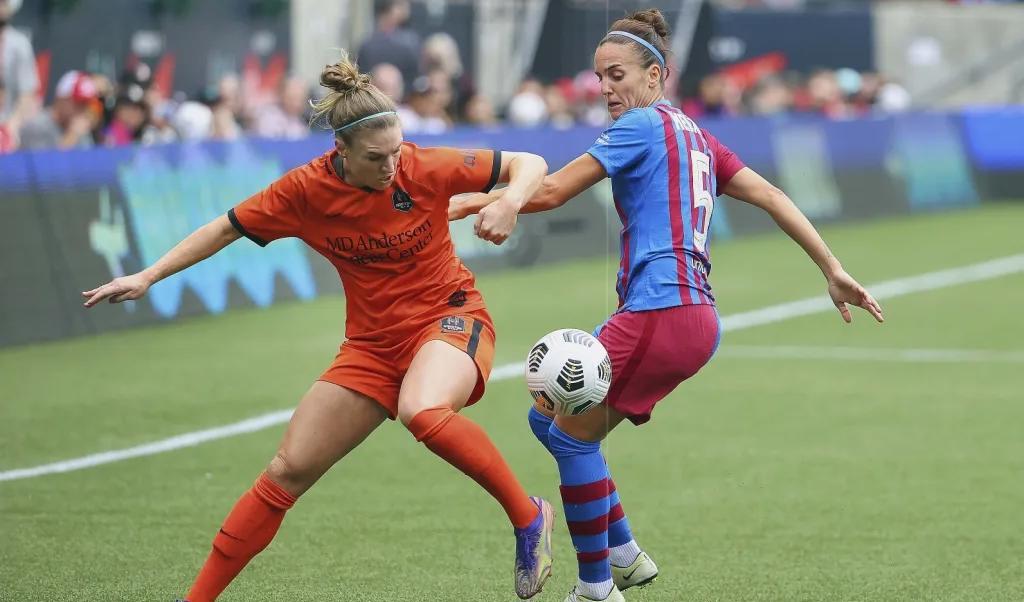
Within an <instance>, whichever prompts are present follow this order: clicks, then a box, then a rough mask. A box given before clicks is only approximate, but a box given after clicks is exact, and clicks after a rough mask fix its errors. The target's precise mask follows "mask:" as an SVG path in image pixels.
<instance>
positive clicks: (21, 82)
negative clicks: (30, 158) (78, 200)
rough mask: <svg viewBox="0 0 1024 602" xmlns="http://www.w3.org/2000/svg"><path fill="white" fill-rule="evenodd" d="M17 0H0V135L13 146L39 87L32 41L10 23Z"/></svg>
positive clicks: (33, 104)
mask: <svg viewBox="0 0 1024 602" xmlns="http://www.w3.org/2000/svg"><path fill="white" fill-rule="evenodd" d="M19 8H21V0H0V130H2V133H0V137H3V138H4V140H5V141H6V143H5V146H7V147H8V148H17V147H18V146H19V144H18V134H19V131H20V130H21V126H22V125H24V124H25V123H26V122H27V121H28V120H29V119H30V118H31V117H32V116H33V115H34V114H35V113H36V109H37V106H36V99H35V94H36V91H37V90H38V89H39V77H38V75H37V74H36V57H35V53H34V52H33V51H32V43H31V42H30V41H29V39H28V38H27V37H26V36H25V35H24V34H23V33H21V32H20V31H18V30H16V29H14V28H13V27H11V25H10V21H11V17H13V16H14V13H16V12H18V9H19Z"/></svg>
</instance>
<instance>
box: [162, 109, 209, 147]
mask: <svg viewBox="0 0 1024 602" xmlns="http://www.w3.org/2000/svg"><path fill="white" fill-rule="evenodd" d="M171 125H172V126H173V127H174V130H175V131H176V132H178V137H179V138H180V139H182V140H184V141H187V142H195V141H200V140H207V139H209V138H210V137H211V136H213V110H212V109H210V107H208V106H206V105H204V104H203V103H201V102H196V101H194V100H187V101H185V102H183V103H181V106H179V107H178V110H177V111H175V112H174V116H173V117H171Z"/></svg>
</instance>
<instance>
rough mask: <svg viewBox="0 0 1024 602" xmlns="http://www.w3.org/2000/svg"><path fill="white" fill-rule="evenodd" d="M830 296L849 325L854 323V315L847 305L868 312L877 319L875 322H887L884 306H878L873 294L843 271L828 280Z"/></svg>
mask: <svg viewBox="0 0 1024 602" xmlns="http://www.w3.org/2000/svg"><path fill="white" fill-rule="evenodd" d="M828 296H829V297H832V303H835V305H836V309H838V310H839V314H840V315H842V316H843V320H844V321H845V322H846V323H847V324H849V323H850V322H852V321H853V315H852V314H851V313H850V308H849V307H847V306H846V304H847V303H849V304H851V305H856V306H857V307H860V308H861V309H864V310H866V311H867V312H868V313H870V314H871V315H872V316H874V317H875V320H878V321H879V322H885V317H884V316H882V306H881V305H879V304H878V301H875V298H874V297H872V296H871V293H869V292H868V291H867V290H865V289H864V287H863V286H861V285H860V283H859V282H857V281H856V280H854V279H853V276H850V275H849V274H847V273H846V272H845V271H843V270H839V272H837V273H836V274H833V275H832V277H831V278H829V279H828Z"/></svg>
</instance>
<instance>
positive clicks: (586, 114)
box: [572, 69, 609, 126]
mask: <svg viewBox="0 0 1024 602" xmlns="http://www.w3.org/2000/svg"><path fill="white" fill-rule="evenodd" d="M572 87H573V97H574V98H575V99H576V100H575V102H574V103H573V104H574V106H575V107H576V116H577V118H578V119H579V120H580V121H581V122H582V123H584V124H585V125H590V126H602V125H606V124H607V123H608V120H609V118H608V105H607V103H606V102H605V99H604V97H603V96H602V95H601V82H600V81H599V80H598V79H597V75H596V74H595V73H594V72H593V71H591V70H589V69H584V70H583V71H580V72H579V73H577V74H576V77H575V78H573V80H572Z"/></svg>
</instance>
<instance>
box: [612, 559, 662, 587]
mask: <svg viewBox="0 0 1024 602" xmlns="http://www.w3.org/2000/svg"><path fill="white" fill-rule="evenodd" d="M657 578H658V565H656V564H654V561H653V560H651V557H650V556H648V555H647V552H640V553H639V554H637V557H636V560H634V561H633V564H631V565H629V566H615V565H614V564H613V565H612V581H614V582H615V587H617V588H619V589H620V590H627V589H629V588H631V587H643V586H645V585H649V584H650V583H652V582H653V581H654V580H655V579H657Z"/></svg>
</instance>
